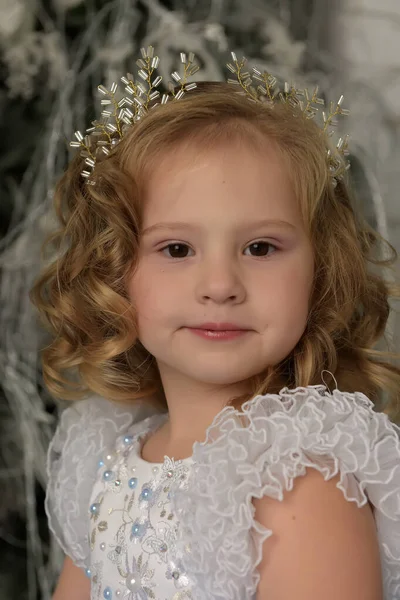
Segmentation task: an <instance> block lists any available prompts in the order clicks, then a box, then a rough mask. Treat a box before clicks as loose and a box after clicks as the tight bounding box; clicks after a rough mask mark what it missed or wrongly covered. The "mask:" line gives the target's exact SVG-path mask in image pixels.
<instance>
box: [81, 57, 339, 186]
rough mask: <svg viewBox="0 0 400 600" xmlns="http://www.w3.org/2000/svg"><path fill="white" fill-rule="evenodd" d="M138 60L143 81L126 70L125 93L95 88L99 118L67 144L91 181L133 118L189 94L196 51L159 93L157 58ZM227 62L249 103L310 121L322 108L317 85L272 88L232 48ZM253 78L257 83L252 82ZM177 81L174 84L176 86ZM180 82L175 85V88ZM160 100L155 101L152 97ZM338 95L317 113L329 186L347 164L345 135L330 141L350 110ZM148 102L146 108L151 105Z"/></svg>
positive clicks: (263, 75) (270, 79) (272, 81)
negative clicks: (283, 107) (283, 108)
mask: <svg viewBox="0 0 400 600" xmlns="http://www.w3.org/2000/svg"><path fill="white" fill-rule="evenodd" d="M141 54H142V58H139V60H137V61H136V64H137V66H138V67H139V69H138V72H137V76H138V77H139V78H140V79H141V80H142V81H138V80H137V79H136V80H135V79H134V77H133V75H132V74H130V73H128V74H127V75H126V76H124V77H121V81H122V83H123V84H124V85H125V91H126V92H127V95H126V96H124V97H123V98H121V99H120V100H118V99H117V89H118V84H117V83H113V84H112V85H111V87H110V89H109V90H108V89H107V88H105V87H104V86H103V85H99V86H98V90H99V92H100V93H101V94H102V95H103V96H104V98H103V99H102V100H101V105H102V106H104V107H107V108H105V109H104V110H103V111H102V113H101V119H100V120H96V121H93V122H92V127H90V128H89V129H87V130H86V135H82V133H81V132H80V131H76V132H75V137H76V140H77V141H75V140H74V141H72V142H70V145H71V146H73V147H76V148H81V156H83V157H84V158H85V164H86V165H87V167H89V169H86V170H84V171H82V177H84V178H85V179H86V182H87V183H88V184H90V185H94V184H95V179H94V178H93V171H94V168H95V165H96V160H97V156H98V154H99V153H100V152H102V153H104V154H105V155H108V154H109V153H110V151H111V150H112V149H113V148H114V146H115V145H116V144H118V142H119V141H120V140H121V139H122V138H123V137H124V135H125V132H126V131H127V129H129V128H130V127H132V125H134V124H135V123H136V122H137V121H139V120H140V119H142V118H143V117H144V116H145V115H146V113H148V112H149V110H151V109H153V108H154V107H156V106H158V105H159V104H166V103H167V102H168V101H169V100H171V99H172V100H179V99H180V98H182V97H183V96H184V95H185V93H186V92H190V90H193V89H195V88H196V87H197V84H196V83H195V82H193V83H188V80H189V79H190V77H192V76H193V75H194V74H195V73H197V71H198V70H199V69H200V67H199V66H198V65H195V64H194V59H195V55H194V54H193V52H190V53H189V55H188V56H186V54H185V53H184V52H181V55H180V56H181V62H182V64H183V74H182V75H180V74H179V73H178V72H177V71H174V72H173V73H171V77H172V79H173V80H174V82H175V83H172V82H168V92H166V93H164V94H163V95H161V94H160V92H159V91H158V90H157V87H158V86H159V85H160V83H161V81H162V77H161V75H154V72H155V71H156V69H157V67H158V65H159V63H160V59H159V57H158V56H154V48H153V47H152V46H149V47H148V48H147V49H145V48H142V49H141ZM231 56H232V60H233V64H232V63H228V64H227V68H228V69H229V71H230V72H231V73H233V74H234V75H236V79H228V83H231V84H233V85H235V86H239V87H240V90H239V91H238V93H239V94H242V95H244V96H247V97H248V98H249V99H250V100H252V101H254V102H262V103H268V104H270V105H271V106H273V105H274V104H276V103H280V102H283V103H285V104H287V105H289V106H292V107H293V108H295V109H296V110H298V109H300V111H301V112H302V113H303V115H304V117H305V118H306V119H313V118H315V116H316V115H317V114H318V111H319V108H318V107H319V106H324V105H325V102H324V100H323V99H322V98H318V96H317V94H318V87H316V88H315V90H314V91H313V93H312V95H311V97H310V93H309V91H308V90H307V89H304V90H301V89H298V88H296V87H295V85H291V84H289V83H287V82H285V84H284V87H283V90H280V89H279V88H278V87H277V80H276V78H275V77H273V76H272V75H271V74H270V73H267V72H261V71H260V70H259V69H257V68H256V67H253V69H252V72H251V73H250V72H249V71H244V67H245V65H246V62H247V60H246V58H242V59H241V61H240V62H239V61H238V59H237V57H236V54H235V53H234V52H231ZM254 81H256V82H257V83H256V84H254ZM177 84H178V85H177ZM178 86H179V87H178ZM157 99H159V102H156V103H154V100H157ZM342 103H343V96H340V98H339V100H338V102H337V104H336V105H335V104H334V103H333V102H331V103H330V106H329V112H328V113H326V112H325V111H322V120H323V122H322V124H321V125H320V129H321V131H322V133H323V134H324V135H326V137H327V150H326V155H327V162H328V169H329V172H330V175H331V178H332V183H333V185H334V186H336V185H337V181H338V180H339V179H342V178H343V176H344V174H345V173H346V171H347V170H348V169H349V168H350V163H349V162H348V161H347V160H346V156H348V154H349V152H348V139H349V136H348V135H346V136H345V137H344V138H342V137H341V138H339V140H338V142H337V144H336V146H334V145H332V146H331V144H330V143H329V141H328V140H329V139H330V138H331V137H332V136H333V134H334V132H335V128H336V126H337V119H336V117H338V116H347V115H348V114H349V111H348V110H347V109H343V108H342ZM150 105H151V106H150Z"/></svg>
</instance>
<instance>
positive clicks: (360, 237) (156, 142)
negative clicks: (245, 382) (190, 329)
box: [30, 83, 400, 422]
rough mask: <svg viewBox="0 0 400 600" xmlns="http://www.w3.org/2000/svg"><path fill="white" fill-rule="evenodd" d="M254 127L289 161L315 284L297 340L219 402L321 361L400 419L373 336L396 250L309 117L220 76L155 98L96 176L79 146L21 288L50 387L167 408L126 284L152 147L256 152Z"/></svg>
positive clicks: (303, 379) (154, 155) (263, 388)
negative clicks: (46, 255) (44, 335)
mask: <svg viewBox="0 0 400 600" xmlns="http://www.w3.org/2000/svg"><path fill="white" fill-rule="evenodd" d="M263 136H267V137H268V138H269V139H271V140H274V141H275V142H276V145H277V147H278V148H279V150H280V152H281V153H282V157H283V158H284V159H285V160H287V161H289V165H290V174H291V178H292V183H293V186H294V189H295V192H296V195H297V198H298V201H299V203H300V207H301V214H302V217H303V219H304V223H305V225H306V226H307V230H308V233H309V236H310V239H311V241H312V245H313V248H314V256H315V277H314V286H313V290H312V295H311V299H310V300H311V301H310V312H309V316H308V320H307V324H306V327H305V330H304V333H303V335H302V337H301V339H300V340H299V342H298V343H297V345H296V347H295V348H293V350H292V352H291V353H290V354H289V356H287V357H286V358H285V359H284V360H283V361H281V363H279V364H277V365H269V366H267V367H266V369H265V372H263V373H261V374H259V375H257V376H255V377H254V378H253V379H252V381H251V391H250V392H249V394H247V395H246V396H240V397H236V398H233V399H231V401H230V402H229V403H230V404H231V405H233V406H235V407H237V408H239V407H240V406H241V405H242V403H243V402H244V401H246V400H249V399H250V398H252V397H253V396H255V395H257V394H266V393H277V392H279V390H280V389H282V387H284V386H288V387H290V388H293V387H297V386H308V385H316V384H320V383H321V372H322V371H323V370H324V369H326V370H329V371H330V372H331V373H332V374H333V375H334V377H335V379H336V382H337V385H338V388H339V389H341V390H344V391H348V392H354V391H359V392H363V393H364V394H366V395H367V396H368V397H369V398H370V399H371V400H372V401H373V402H374V404H375V406H376V408H377V409H378V410H384V412H386V413H387V414H388V415H389V416H390V418H391V419H392V420H393V421H395V422H397V421H398V420H399V414H400V410H399V405H400V402H399V397H400V392H399V390H400V368H399V367H398V366H396V365H395V364H393V363H392V362H389V359H395V360H398V358H399V357H400V354H398V353H395V352H389V351H384V350H378V349H377V348H376V344H377V343H378V342H380V341H382V339H384V332H385V326H386V323H387V320H388V317H389V314H390V310H391V307H390V305H389V299H390V297H393V298H395V299H397V298H399V297H400V290H399V286H397V285H391V284H389V283H388V282H387V281H385V280H384V278H383V275H382V273H383V271H382V267H386V268H387V267H392V265H393V264H394V263H395V261H396V260H397V253H396V250H395V249H394V247H393V246H392V245H391V244H390V243H389V242H388V241H386V240H384V239H383V238H382V237H381V236H380V235H379V234H378V233H377V232H376V231H374V230H373V229H372V227H371V226H370V225H369V224H368V223H367V222H366V221H365V219H364V218H363V217H362V215H361V211H360V210H357V209H356V200H355V197H354V195H353V194H352V192H351V189H350V185H349V183H348V182H345V181H343V180H342V181H339V182H338V185H337V186H336V187H334V186H333V185H332V180H331V177H330V174H329V170H328V169H327V160H326V144H327V141H326V139H325V138H324V136H322V135H321V130H320V129H319V128H318V127H317V125H316V124H315V123H314V122H313V121H311V120H306V119H304V118H302V117H301V115H297V117H295V116H294V115H293V109H289V108H288V107H287V106H286V105H284V104H282V105H279V104H277V105H276V106H274V108H272V109H271V108H270V107H269V106H267V105H265V104H261V103H255V102H250V101H249V100H248V99H247V98H244V97H242V96H241V95H239V94H236V93H234V91H233V90H232V87H231V86H230V85H228V84H225V83H203V84H200V85H199V86H198V88H197V90H195V91H192V92H190V93H188V94H187V95H186V96H185V97H183V98H182V99H180V100H179V101H176V102H170V103H168V104H166V105H162V106H158V107H157V108H156V109H155V110H151V111H150V112H149V113H148V114H147V115H146V116H145V117H144V118H143V119H142V120H141V121H139V122H138V123H136V124H135V125H134V126H132V127H131V128H130V130H129V131H128V132H127V133H126V134H125V136H124V138H123V139H122V140H121V141H120V142H119V144H117V145H116V146H115V148H114V150H113V151H112V153H111V154H110V155H109V156H107V157H104V158H103V159H99V160H98V162H97V164H96V167H95V176H96V185H94V186H91V185H86V183H85V181H84V180H83V178H82V176H81V171H82V170H83V168H84V165H83V159H82V158H81V157H80V156H76V157H75V158H74V159H73V160H72V162H71V163H70V165H69V167H68V168H67V170H66V172H65V173H64V174H63V176H62V178H61V179H60V181H59V182H58V185H57V188H56V191H55V200H54V202H55V209H56V213H57V216H58V219H59V221H60V228H59V229H58V230H57V231H56V232H55V233H53V234H52V235H51V236H50V237H49V238H48V239H47V240H46V241H45V244H44V249H45V250H46V249H49V248H50V249H51V251H52V252H53V260H52V262H50V263H49V264H47V266H45V267H44V268H43V271H42V273H41V274H40V276H39V277H38V279H37V280H36V282H35V284H34V286H33V288H32V290H31V295H30V297H31V300H32V302H33V303H34V305H35V306H36V307H37V309H38V310H39V313H40V315H41V317H42V319H43V322H44V323H45V324H46V325H47V326H48V328H49V330H50V333H51V335H52V340H51V343H50V344H49V345H48V346H47V347H45V348H44V349H43V351H42V364H43V377H44V381H45V384H46V385H47V387H48V389H49V390H50V392H51V393H52V394H53V395H54V396H55V397H62V398H65V399H79V398H82V397H83V396H85V395H87V394H88V393H90V392H94V393H97V394H100V395H102V396H104V397H106V398H108V399H110V400H114V401H116V402H135V401H139V400H140V401H143V399H145V398H147V400H148V402H149V403H152V404H154V405H155V406H156V407H157V408H160V409H165V408H166V406H167V405H166V400H165V396H164V394H163V390H162V383H161V379H160V376H159V372H158V368H157V364H156V361H155V359H154V357H153V356H151V355H150V354H149V353H148V351H147V350H146V349H145V348H144V347H143V346H142V344H141V343H140V340H139V339H138V335H137V320H136V314H135V309H134V307H133V305H132V303H131V302H130V300H129V297H128V293H127V285H126V283H127V281H128V278H129V277H130V276H131V275H132V273H133V272H134V269H135V268H136V265H137V262H138V260H137V259H138V250H139V247H140V234H141V223H142V214H141V213H142V210H141V206H142V202H143V198H144V194H145V191H146V181H148V178H149V177H150V175H151V171H152V169H153V168H154V166H156V165H157V161H158V160H159V159H160V158H162V156H163V155H165V153H166V152H171V151H173V150H174V148H176V147H177V146H178V145H180V144H182V142H185V143H194V144H201V145H202V147H203V146H204V145H208V146H210V147H212V146H213V145H214V144H217V143H221V142H224V141H226V142H229V141H230V140H232V139H233V138H239V139H243V140H244V139H245V140H246V141H248V142H250V143H254V144H256V145H257V144H258V147H259V150H260V152H261V151H262V144H260V143H259V141H260V139H261V137H263ZM244 175H245V174H244ZM384 246H386V248H388V249H389V257H386V258H382V256H383V252H382V251H383V247H384ZM54 252H55V253H56V258H55V259H54ZM374 267H379V268H375V272H374Z"/></svg>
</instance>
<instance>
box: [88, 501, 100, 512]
mask: <svg viewBox="0 0 400 600" xmlns="http://www.w3.org/2000/svg"><path fill="white" fill-rule="evenodd" d="M99 508H100V504H99V503H98V502H95V503H94V504H92V505H91V507H90V512H91V513H92V515H95V514H96V513H98V512H99Z"/></svg>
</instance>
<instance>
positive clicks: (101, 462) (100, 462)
mask: <svg viewBox="0 0 400 600" xmlns="http://www.w3.org/2000/svg"><path fill="white" fill-rule="evenodd" d="M101 467H104V462H103V461H102V460H99V469H101Z"/></svg>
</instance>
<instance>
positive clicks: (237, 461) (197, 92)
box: [32, 49, 400, 600]
mask: <svg viewBox="0 0 400 600" xmlns="http://www.w3.org/2000/svg"><path fill="white" fill-rule="evenodd" d="M233 59H234V63H233V65H229V68H230V70H231V71H233V72H234V73H235V74H236V78H237V83H238V86H237V87H234V86H232V85H231V83H214V84H213V83H208V84H202V85H199V86H197V88H196V89H194V86H193V85H190V84H189V85H187V83H186V76H187V75H189V74H191V73H193V71H194V70H195V69H194V68H193V57H192V56H191V57H189V60H187V59H186V57H185V56H184V55H182V61H183V63H184V77H183V78H181V79H180V78H179V77H180V76H179V75H178V74H176V73H175V74H173V78H174V79H175V81H177V82H178V84H179V85H178V86H177V87H175V88H170V92H169V97H170V101H169V102H167V101H166V98H167V96H164V97H163V98H162V99H161V102H160V101H159V99H157V93H156V91H157V90H154V88H155V87H157V85H158V83H159V79H160V78H159V77H157V78H156V79H154V74H153V70H154V68H155V67H156V66H157V64H158V59H157V57H154V56H153V53H152V50H151V49H149V50H148V51H147V52H143V55H142V58H141V59H140V60H139V61H138V64H139V68H140V70H141V71H139V77H142V79H143V80H144V81H146V82H147V84H148V85H147V88H145V86H144V84H141V83H139V84H138V83H137V82H135V81H134V80H133V78H132V77H131V76H127V77H124V78H122V81H123V82H124V83H125V85H126V89H127V91H128V92H129V93H128V95H127V97H126V98H125V99H124V100H118V99H117V96H116V86H115V85H113V87H112V88H111V91H108V90H106V89H105V88H103V87H100V91H102V93H103V104H104V105H105V107H106V109H105V110H106V112H105V113H103V119H102V121H96V122H95V123H94V125H93V128H92V129H90V130H89V131H88V135H87V136H85V137H84V136H82V135H81V134H80V133H79V132H78V133H77V134H76V137H77V142H76V143H75V145H78V146H81V148H82V152H81V154H80V155H79V156H76V157H75V158H74V160H73V161H72V162H71V164H70V166H69V168H68V169H67V171H66V173H65V174H64V176H63V177H62V179H61V181H60V183H59V185H58V188H57V191H56V195H55V198H56V207H57V210H58V215H59V217H60V221H61V229H60V230H59V232H58V233H57V234H56V235H55V236H53V238H52V240H53V241H56V242H58V250H59V253H58V256H57V259H56V260H54V261H53V263H52V264H50V266H47V268H46V270H45V271H44V273H43V274H42V276H41V277H40V279H39V280H38V281H37V283H36V284H35V287H34V289H33V290H32V300H33V301H34V303H35V304H36V306H37V307H38V308H39V310H40V311H41V313H42V315H43V316H44V317H45V320H46V321H47V323H48V324H50V326H51V331H52V332H53V334H54V339H53V342H52V343H51V345H49V346H48V347H47V348H46V349H45V350H44V353H43V372H44V377H45V381H46V384H47V386H48V387H49V389H50V391H51V392H52V393H53V394H54V395H55V396H58V397H62V398H66V399H80V401H79V402H75V403H74V404H73V405H72V406H71V407H69V408H67V409H66V410H65V411H64V412H63V414H62V416H61V420H60V423H59V426H58V429H57V431H56V434H55V436H54V439H53V442H52V444H51V447H50V450H49V465H48V472H49V484H48V490H47V500H46V508H47V514H48V518H49V525H50V528H51V531H52V532H53V534H54V535H55V536H56V538H57V539H58V541H59V543H60V544H61V546H62V548H63V550H64V552H65V554H66V559H65V566H64V568H63V571H62V573H61V577H60V580H59V584H58V586H57V589H56V591H55V594H54V600H71V599H74V600H89V598H90V599H92V600H94V599H96V600H97V599H103V598H105V599H113V600H115V599H117V598H124V599H125V600H126V599H128V600H137V599H140V600H145V599H147V598H152V599H157V600H166V599H172V598H173V599H175V600H177V599H178V598H179V599H182V598H193V599H201V600H222V599H225V600H250V599H257V600H288V599H289V598H296V600H320V599H321V598H324V600H338V599H339V598H340V600H383V599H384V600H395V599H400V436H399V433H400V428H399V427H398V426H397V425H396V424H395V420H396V419H397V418H398V413H399V410H398V406H399V389H400V388H399V386H400V369H399V368H397V367H395V366H393V365H392V364H391V363H389V362H385V361H384V360H382V359H383V358H384V357H385V353H383V352H380V351H378V350H376V349H374V347H375V345H376V343H377V341H378V340H379V339H380V338H381V337H382V335H383V333H384V329H385V324H386V322H387V319H388V314H389V303H388V298H389V295H390V293H392V295H394V296H395V295H396V294H397V292H396V290H392V289H391V288H389V286H388V284H387V283H385V282H384V281H383V279H382V277H381V276H380V275H379V274H378V273H376V272H375V273H372V272H371V269H370V268H369V265H368V263H371V264H378V265H387V264H392V262H393V261H394V260H395V258H396V256H395V257H394V258H393V259H392V260H391V261H389V260H388V261H386V262H385V261H379V259H378V258H377V254H376V251H377V248H378V245H377V243H378V241H380V238H379V236H378V234H377V233H375V232H374V231H373V230H371V228H370V227H369V226H368V225H367V224H366V223H365V222H364V221H363V219H362V218H361V216H360V215H357V214H356V212H355V209H354V207H353V203H352V201H351V196H350V191H349V189H348V186H347V184H346V181H345V177H344V175H345V170H346V160H345V158H344V156H345V149H346V143H344V142H343V141H341V142H340V143H339V145H338V147H337V149H336V150H335V149H334V148H333V147H332V146H331V144H330V141H329V139H330V138H329V135H328V134H329V127H328V126H327V125H329V124H330V123H331V122H332V119H333V118H336V115H338V114H341V113H342V114H344V111H343V110H342V109H341V102H339V103H338V105H337V106H336V107H333V108H332V110H330V111H329V114H328V113H327V114H326V115H325V125H324V124H322V126H319V125H318V124H317V121H316V118H317V116H316V114H315V110H314V109H315V107H316V106H317V105H318V104H319V103H320V101H319V99H318V98H317V96H316V94H315V93H314V95H313V96H312V98H311V100H310V97H309V96H308V95H307V94H306V95H305V96H304V97H303V99H304V102H302V101H301V97H302V96H301V93H300V92H299V91H298V90H294V89H293V88H290V87H288V86H287V87H286V88H285V90H284V91H283V92H282V93H281V94H280V95H276V94H275V92H274V90H275V87H276V82H275V80H273V78H271V77H270V76H268V75H267V74H265V75H263V74H261V73H260V72H259V71H257V70H255V71H254V73H253V80H254V79H255V80H257V79H258V81H260V82H261V83H260V87H259V88H256V87H255V86H254V85H253V83H252V76H250V74H248V73H243V67H244V63H243V62H241V63H239V62H238V61H237V60H236V57H235V56H234V55H233ZM129 90H130V91H129ZM183 92H185V94H184V95H183ZM238 92H239V93H238ZM157 103H158V105H156V106H154V108H152V107H153V105H155V104H157ZM150 108H151V110H150ZM391 248H392V247H391ZM392 250H393V252H394V255H395V250H394V249H393V248H392ZM386 356H389V354H388V353H386ZM390 356H392V355H390ZM325 370H329V371H330V373H331V374H332V375H334V377H333V382H334V384H335V387H334V388H333V389H332V391H330V389H329V388H328V387H327V385H325V379H324V376H325V377H326V375H324V371H325ZM382 393H384V394H386V402H385V405H384V404H383V400H382ZM84 396H86V398H85V399H82V398H83V397H84ZM383 409H385V410H384V411H383Z"/></svg>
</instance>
